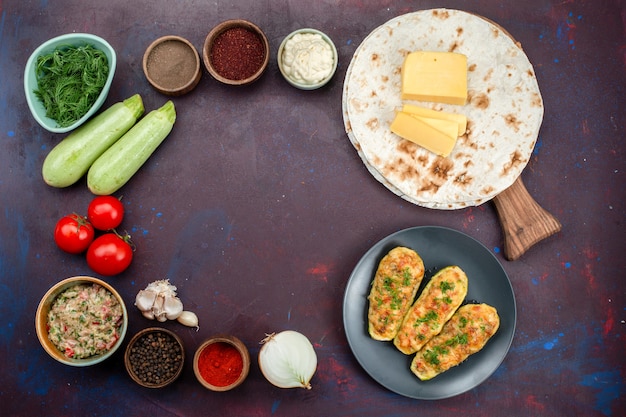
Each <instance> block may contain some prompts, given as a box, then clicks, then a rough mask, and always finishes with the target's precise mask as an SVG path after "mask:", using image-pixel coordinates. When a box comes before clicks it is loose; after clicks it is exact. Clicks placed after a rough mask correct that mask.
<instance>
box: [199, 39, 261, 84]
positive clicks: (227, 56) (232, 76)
mask: <svg viewBox="0 0 626 417" xmlns="http://www.w3.org/2000/svg"><path fill="white" fill-rule="evenodd" d="M210 58H211V62H212V63H213V66H214V67H215V71H216V72H217V73H218V74H219V75H221V76H222V77H224V78H228V79H229V80H244V79H246V78H249V77H251V76H252V75H254V74H255V73H256V72H257V71H258V70H259V68H261V65H263V59H264V58H265V46H264V45H263V42H262V41H261V38H260V37H259V36H258V35H257V34H256V33H254V32H252V31H251V30H248V29H246V28H232V29H227V30H225V31H224V32H222V33H220V34H219V35H218V36H217V38H215V42H214V44H213V47H212V48H211V54H210Z"/></svg>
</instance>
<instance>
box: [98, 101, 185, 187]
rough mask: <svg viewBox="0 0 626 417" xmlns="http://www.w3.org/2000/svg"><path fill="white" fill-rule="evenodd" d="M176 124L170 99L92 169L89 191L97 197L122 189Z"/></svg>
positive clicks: (129, 132)
mask: <svg viewBox="0 0 626 417" xmlns="http://www.w3.org/2000/svg"><path fill="white" fill-rule="evenodd" d="M175 121H176V109H175V108H174V103H173V102H172V101H171V100H170V101H168V102H167V103H165V104H164V105H163V106H162V107H161V108H159V109H157V110H153V111H151V112H150V113H148V114H147V115H146V116H144V117H143V118H142V119H141V120H139V121H138V122H137V124H135V126H133V127H132V128H131V129H130V130H129V131H128V132H127V133H126V134H125V135H124V136H122V138H121V139H120V140H118V141H117V142H115V144H113V145H112V146H111V147H110V148H109V149H107V150H106V152H104V153H103V154H102V155H101V156H100V157H99V158H98V159H97V160H96V161H95V162H94V163H93V165H92V166H91V168H89V172H88V173H87V186H88V187H89V190H90V191H91V192H92V193H94V194H96V195H109V194H113V193H114V192H116V191H117V190H119V189H120V188H121V187H122V186H123V185H124V184H126V183H127V182H128V181H129V180H130V179H131V177H132V176H133V175H135V173H136V172H137V171H138V170H139V168H141V166H142V165H143V164H144V163H145V162H146V161H147V160H148V158H149V157H150V155H152V153H153V152H154V151H155V150H156V149H157V148H158V147H159V145H160V144H161V143H162V142H163V140H164V139H165V138H166V137H167V135H169V133H170V132H171V131H172V128H173V127H174V122H175Z"/></svg>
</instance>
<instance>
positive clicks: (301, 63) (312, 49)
mask: <svg viewBox="0 0 626 417" xmlns="http://www.w3.org/2000/svg"><path fill="white" fill-rule="evenodd" d="M282 59H283V70H284V71H285V73H286V74H287V75H288V76H289V78H291V79H292V80H293V81H296V82H299V83H301V84H307V85H311V84H316V83H318V82H320V81H322V80H324V79H325V78H327V77H328V76H329V75H330V74H331V72H332V70H333V67H334V65H335V62H334V61H335V60H334V57H333V50H332V48H331V46H330V45H329V44H328V43H327V42H326V41H325V40H324V38H323V37H322V35H320V34H318V33H298V34H296V35H294V36H293V37H292V38H291V39H289V40H288V41H287V42H286V43H285V47H284V49H283V56H282Z"/></svg>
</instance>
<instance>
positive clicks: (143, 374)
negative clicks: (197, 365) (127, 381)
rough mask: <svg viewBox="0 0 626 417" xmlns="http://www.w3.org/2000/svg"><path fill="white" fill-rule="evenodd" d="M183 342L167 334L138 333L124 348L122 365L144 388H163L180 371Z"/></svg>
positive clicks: (152, 330)
mask: <svg viewBox="0 0 626 417" xmlns="http://www.w3.org/2000/svg"><path fill="white" fill-rule="evenodd" d="M184 363H185V350H184V347H183V342H182V340H181V339H180V337H178V335H176V333H173V332H171V331H170V330H167V329H163V328H160V327H150V328H147V329H143V330H141V331H139V332H138V333H137V334H136V335H135V336H133V338H132V339H131V340H130V342H129V343H128V346H126V352H125V354H124V364H125V366H126V371H127V372H128V375H130V377H131V378H132V379H133V381H135V382H136V383H137V384H139V385H141V386H143V387H146V388H163V387H165V386H168V385H170V384H171V383H172V382H174V381H175V380H176V379H177V378H178V377H179V376H180V374H181V372H182V371H183V364H184Z"/></svg>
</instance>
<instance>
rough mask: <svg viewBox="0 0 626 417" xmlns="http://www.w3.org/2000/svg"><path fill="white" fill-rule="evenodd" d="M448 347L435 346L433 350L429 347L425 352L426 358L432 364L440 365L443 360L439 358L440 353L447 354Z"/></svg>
mask: <svg viewBox="0 0 626 417" xmlns="http://www.w3.org/2000/svg"><path fill="white" fill-rule="evenodd" d="M447 354H448V349H446V348H443V347H441V346H435V347H433V349H432V350H430V349H428V350H426V352H424V360H425V361H426V362H428V363H430V364H431V365H439V364H440V363H441V361H440V360H439V355H447Z"/></svg>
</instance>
